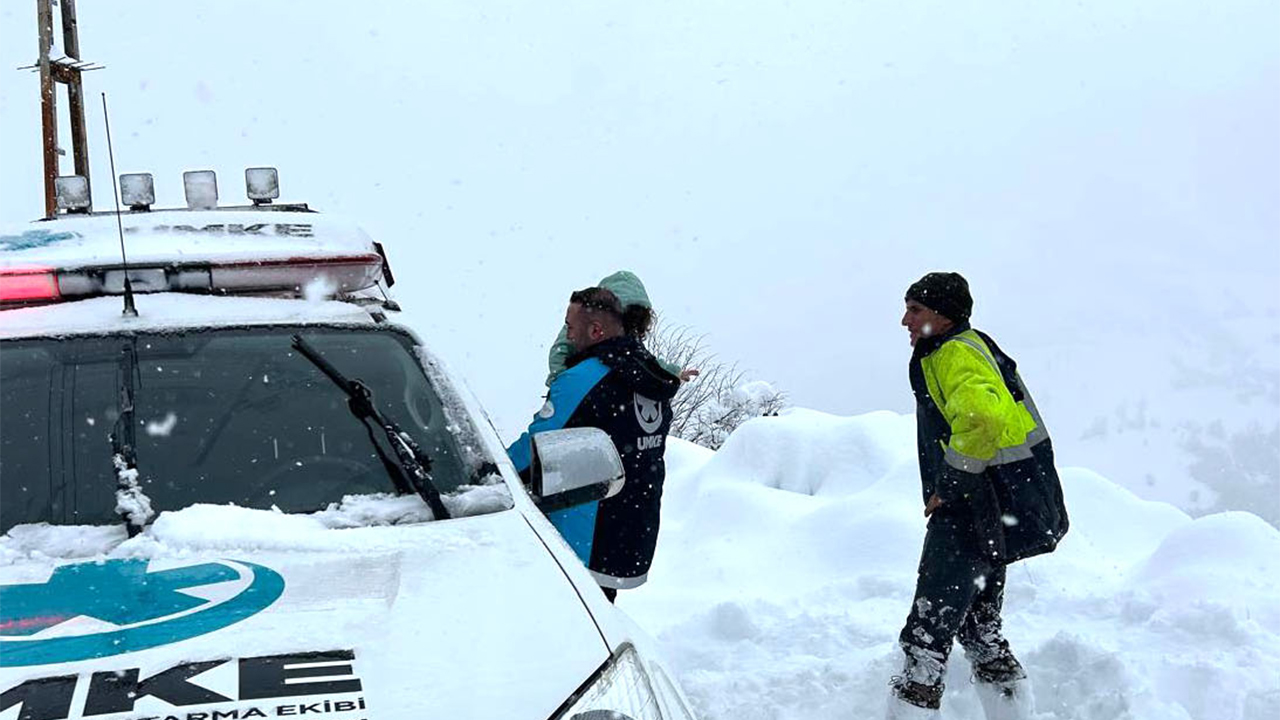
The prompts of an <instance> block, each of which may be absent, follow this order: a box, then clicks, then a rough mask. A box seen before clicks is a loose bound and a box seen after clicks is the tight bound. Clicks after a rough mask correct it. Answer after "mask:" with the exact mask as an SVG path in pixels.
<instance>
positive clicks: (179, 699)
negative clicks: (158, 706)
mask: <svg viewBox="0 0 1280 720" xmlns="http://www.w3.org/2000/svg"><path fill="white" fill-rule="evenodd" d="M225 662H226V660H210V661H206V662H197V663H187V664H185V665H176V666H174V667H171V668H169V669H168V670H164V671H162V672H159V673H156V674H155V675H152V676H151V677H149V678H147V679H146V680H142V681H141V682H139V680H138V669H137V668H130V669H128V670H123V671H120V672H110V671H109V672H96V673H94V674H93V678H92V679H90V681H89V696H88V698H87V699H85V701H84V714H85V715H108V714H111V713H119V712H130V711H132V710H133V704H134V703H135V702H137V701H138V699H139V698H144V697H147V696H148V695H149V696H152V697H155V698H158V699H160V700H163V701H165V702H167V703H169V704H170V705H175V706H183V705H204V704H206V703H215V702H228V701H230V700H231V698H229V697H226V696H223V695H220V694H218V693H216V692H213V691H212V690H209V689H208V688H204V687H201V686H199V685H196V684H195V683H193V682H190V679H191V678H192V677H195V676H196V675H199V674H200V673H202V672H205V671H206V670H211V669H213V668H215V667H217V666H219V665H221V664H223V663H225Z"/></svg>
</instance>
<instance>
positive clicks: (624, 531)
mask: <svg viewBox="0 0 1280 720" xmlns="http://www.w3.org/2000/svg"><path fill="white" fill-rule="evenodd" d="M565 328H566V331H567V335H568V339H569V342H570V343H572V344H573V347H574V349H575V352H574V353H573V354H572V355H571V356H570V357H569V358H568V360H567V361H566V369H565V370H564V372H562V373H560V374H559V375H557V376H556V377H555V379H554V380H553V381H552V383H551V387H550V389H549V391H548V393H547V400H546V403H545V404H544V405H543V406H542V409H541V410H539V411H538V413H537V414H536V415H535V416H534V418H533V422H532V423H530V424H529V429H528V430H527V431H525V433H524V434H523V435H521V436H520V438H519V439H518V440H516V441H515V442H514V443H512V444H511V446H510V447H509V448H507V454H508V455H509V456H510V458H511V461H512V463H514V464H515V466H516V470H518V471H519V472H520V474H521V477H523V478H525V479H526V480H527V479H528V472H529V466H530V463H531V460H532V457H531V453H532V448H531V438H532V436H533V435H534V434H535V433H539V432H544V431H546V430H558V429H560V428H572V427H594V428H600V429H601V430H603V431H605V432H606V433H607V434H608V435H609V437H610V438H611V439H612V440H613V444H614V445H615V446H617V449H618V454H619V455H620V456H621V458H622V465H623V468H624V469H625V471H626V482H625V483H624V485H623V488H622V491H621V492H619V493H618V494H617V495H614V496H613V497H611V498H607V499H604V500H600V501H597V502H591V503H586V504H584V505H579V506H576V507H572V508H567V509H565V510H558V511H554V512H551V513H549V514H548V515H547V518H548V519H549V520H550V521H551V523H552V524H553V525H555V527H556V529H557V530H559V531H560V534H561V535H562V536H563V537H564V539H565V540H566V541H567V542H568V543H569V546H570V547H572V548H573V550H574V551H575V552H576V553H577V554H578V557H580V558H581V559H582V561H583V562H584V563H585V564H586V566H587V568H588V569H589V570H590V571H591V574H592V575H593V576H594V577H595V579H596V582H598V583H599V584H600V587H601V588H603V590H604V593H605V595H606V596H608V598H609V599H610V600H611V601H612V600H613V599H614V598H615V597H616V596H617V591H618V590H621V589H629V588H635V587H639V586H640V585H642V584H643V583H644V581H645V579H646V576H647V575H648V572H649V565H650V563H651V562H652V560H653V550H654V547H655V546H656V545H657V541H658V521H659V515H660V511H661V505H662V483H663V480H664V478H665V476H666V465H665V463H664V461H663V452H664V450H665V449H666V439H667V432H668V431H669V430H670V428H671V418H672V414H671V398H672V397H673V396H674V395H675V394H676V390H678V389H679V388H680V378H679V377H677V376H676V375H673V374H672V373H671V372H670V371H669V370H666V369H664V368H663V367H662V365H661V364H659V362H658V361H657V360H656V359H655V358H654V356H653V355H652V354H651V353H650V352H649V351H648V350H646V349H645V347H644V345H642V344H641V342H640V341H639V340H638V339H637V338H634V337H631V336H629V335H627V334H626V332H625V331H624V329H623V322H622V306H621V303H619V302H618V298H617V296H615V295H614V294H613V293H612V292H610V291H608V290H605V289H604V288H598V287H593V288H587V289H585V290H579V291H577V292H575V293H573V295H571V296H570V298H569V308H568V310H567V312H566V313H565Z"/></svg>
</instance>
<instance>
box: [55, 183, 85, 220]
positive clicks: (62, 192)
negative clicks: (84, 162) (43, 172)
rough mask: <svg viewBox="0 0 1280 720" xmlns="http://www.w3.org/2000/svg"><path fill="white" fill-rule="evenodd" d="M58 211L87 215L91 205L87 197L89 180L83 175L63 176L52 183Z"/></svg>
mask: <svg viewBox="0 0 1280 720" xmlns="http://www.w3.org/2000/svg"><path fill="white" fill-rule="evenodd" d="M53 188H54V195H55V197H56V198H57V203H58V209H59V210H62V211H64V212H69V213H87V212H89V209H90V207H91V206H92V205H93V199H92V197H91V196H90V195H89V178H87V177H85V176H83V175H63V176H62V177H59V178H57V179H55V180H54V181H53Z"/></svg>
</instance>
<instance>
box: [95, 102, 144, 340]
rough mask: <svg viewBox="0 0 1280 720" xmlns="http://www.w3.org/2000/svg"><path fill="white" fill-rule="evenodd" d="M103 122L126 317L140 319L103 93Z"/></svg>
mask: <svg viewBox="0 0 1280 720" xmlns="http://www.w3.org/2000/svg"><path fill="white" fill-rule="evenodd" d="M102 122H103V124H104V125H106V127H107V157H108V158H109V159H110V160H111V195H112V196H113V197H115V199H116V230H117V231H118V232H119V233H120V262H121V263H123V264H124V316H125V317H138V308H137V307H136V306H134V304H133V284H132V283H130V282H129V258H128V257H127V256H126V255H125V254H124V221H123V220H121V219H120V191H119V190H117V189H116V177H117V176H116V154H115V152H114V151H113V150H112V149H111V120H110V119H109V117H108V115H107V94H106V93H102Z"/></svg>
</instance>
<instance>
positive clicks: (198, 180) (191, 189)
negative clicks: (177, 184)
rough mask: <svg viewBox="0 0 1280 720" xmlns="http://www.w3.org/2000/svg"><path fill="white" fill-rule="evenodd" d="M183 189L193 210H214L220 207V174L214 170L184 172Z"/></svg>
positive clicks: (188, 205)
mask: <svg viewBox="0 0 1280 720" xmlns="http://www.w3.org/2000/svg"><path fill="white" fill-rule="evenodd" d="M182 189H183V191H184V192H185V193H186V195H187V207H188V208H189V209H191V210H213V209H214V208H216V207H218V176H217V175H216V174H215V173H214V172H213V171H212V170H188V171H186V172H184V173H182Z"/></svg>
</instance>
